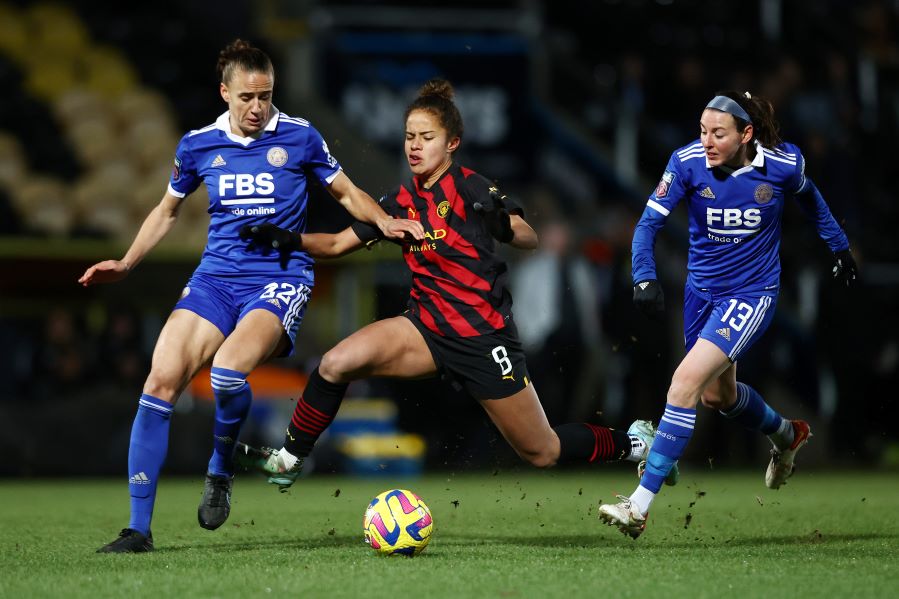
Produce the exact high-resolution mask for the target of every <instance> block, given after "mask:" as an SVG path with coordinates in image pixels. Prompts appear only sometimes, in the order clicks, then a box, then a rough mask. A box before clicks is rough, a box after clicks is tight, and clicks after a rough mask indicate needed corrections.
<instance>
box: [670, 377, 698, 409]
mask: <svg viewBox="0 0 899 599" xmlns="http://www.w3.org/2000/svg"><path fill="white" fill-rule="evenodd" d="M696 395H697V394H696V390H695V389H694V388H693V386H692V385H688V384H687V383H686V382H684V381H683V380H681V379H680V378H678V377H677V374H676V373H675V377H674V378H673V379H671V385H670V386H669V387H668V395H667V397H666V399H667V401H668V403H669V404H671V405H672V406H677V407H679V408H692V407H694V406H695V405H696Z"/></svg>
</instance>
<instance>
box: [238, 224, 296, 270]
mask: <svg viewBox="0 0 899 599" xmlns="http://www.w3.org/2000/svg"><path fill="white" fill-rule="evenodd" d="M240 238H241V239H242V240H243V241H248V242H249V243H248V244H247V250H248V251H250V252H254V251H258V252H260V253H261V254H262V255H263V256H268V255H269V254H270V253H272V251H276V252H278V259H279V262H280V263H281V268H282V269H286V268H287V264H288V262H289V261H290V256H291V254H292V253H293V252H295V251H297V250H299V249H301V248H302V247H303V237H302V236H301V235H299V234H297V233H294V232H293V231H290V230H288V229H282V228H281V227H279V226H278V225H276V224H274V223H262V224H261V225H244V226H242V227H241V228H240Z"/></svg>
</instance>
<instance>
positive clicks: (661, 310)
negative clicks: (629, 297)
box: [634, 279, 665, 320]
mask: <svg viewBox="0 0 899 599" xmlns="http://www.w3.org/2000/svg"><path fill="white" fill-rule="evenodd" d="M634 305H635V306H637V309H638V310H640V312H642V313H643V314H645V315H646V316H648V317H649V318H651V319H652V320H661V319H662V317H663V316H664V315H665V294H664V292H662V286H661V285H659V282H658V281H656V280H654V279H650V280H648V281H640V282H639V283H637V284H636V285H634Z"/></svg>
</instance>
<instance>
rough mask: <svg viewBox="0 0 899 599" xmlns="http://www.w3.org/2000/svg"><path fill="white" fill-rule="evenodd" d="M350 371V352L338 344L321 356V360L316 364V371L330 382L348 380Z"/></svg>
mask: <svg viewBox="0 0 899 599" xmlns="http://www.w3.org/2000/svg"><path fill="white" fill-rule="evenodd" d="M351 371H352V364H351V363H350V353H349V352H348V351H345V350H344V349H343V348H342V347H340V346H339V345H338V346H337V347H335V348H333V349H331V350H329V351H328V352H327V353H326V354H325V355H324V356H322V361H321V363H320V364H319V365H318V373H319V374H320V375H322V377H324V379H325V380H327V381H329V382H332V383H345V382H348V381H349V378H351V377H350V373H351Z"/></svg>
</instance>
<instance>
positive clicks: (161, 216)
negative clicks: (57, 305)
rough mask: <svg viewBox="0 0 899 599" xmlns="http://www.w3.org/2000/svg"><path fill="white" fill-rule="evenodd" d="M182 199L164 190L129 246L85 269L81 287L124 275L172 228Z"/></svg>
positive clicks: (106, 281)
mask: <svg viewBox="0 0 899 599" xmlns="http://www.w3.org/2000/svg"><path fill="white" fill-rule="evenodd" d="M182 199H183V198H178V197H176V196H173V195H172V194H170V193H169V192H166V194H165V195H164V196H163V197H162V201H160V202H159V204H157V205H156V207H155V208H153V210H151V211H150V214H148V215H147V218H146V219H144V223H143V224H142V225H141V227H140V230H139V231H138V232H137V235H136V236H135V238H134V241H132V242H131V247H130V248H128V251H127V252H125V255H124V256H123V257H122V259H121V260H104V261H103V262H98V263H97V264H94V265H93V266H91V267H90V268H88V269H87V270H86V271H84V274H83V275H81V278H79V279H78V282H79V283H81V285H83V286H84V287H89V286H91V285H96V284H98V283H114V282H116V281H121V280H122V279H124V278H125V277H127V276H128V273H129V272H131V271H132V270H133V269H134V267H136V266H137V265H138V264H139V263H140V261H141V260H143V259H144V256H146V255H147V254H148V253H149V252H150V250H152V249H153V248H154V247H156V244H157V243H159V242H160V240H162V238H163V237H165V236H166V234H168V232H169V231H171V230H172V227H173V226H174V225H175V221H176V220H178V211H179V210H180V209H181V200H182Z"/></svg>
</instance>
